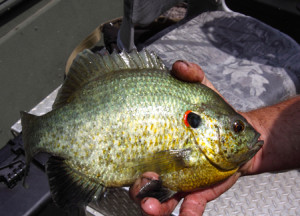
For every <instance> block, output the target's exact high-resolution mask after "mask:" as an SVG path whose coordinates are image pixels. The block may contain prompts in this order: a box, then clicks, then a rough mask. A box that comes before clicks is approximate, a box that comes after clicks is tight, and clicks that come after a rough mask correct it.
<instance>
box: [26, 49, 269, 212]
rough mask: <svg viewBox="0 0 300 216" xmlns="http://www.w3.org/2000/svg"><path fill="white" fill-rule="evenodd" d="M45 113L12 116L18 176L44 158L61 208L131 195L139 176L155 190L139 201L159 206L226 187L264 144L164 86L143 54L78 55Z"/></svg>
mask: <svg viewBox="0 0 300 216" xmlns="http://www.w3.org/2000/svg"><path fill="white" fill-rule="evenodd" d="M52 108H53V109H52V111H50V112H48V113H46V114H44V115H42V116H34V115H32V114H29V113H27V112H21V122H22V130H23V131H22V134H23V135H22V136H23V141H24V149H25V155H26V167H27V171H26V172H27V173H28V172H29V165H30V161H31V160H32V158H33V157H34V156H35V155H36V154H37V153H38V152H46V153H49V154H50V155H51V157H50V158H49V160H48V162H47V165H46V173H47V175H48V180H49V185H50V191H51V195H52V198H53V200H54V202H55V203H56V204H57V205H58V206H59V207H61V208H71V207H72V206H80V205H87V204H88V203H89V202H91V201H92V200H94V199H95V198H99V197H101V196H103V194H104V193H105V191H106V190H107V189H109V188H115V187H123V186H131V185H132V184H133V183H134V182H135V180H136V179H137V178H138V177H139V176H140V175H141V174H142V173H144V172H146V171H153V172H156V173H158V174H159V175H160V186H158V188H159V189H155V190H152V189H151V187H149V188H148V189H147V190H144V191H146V193H145V194H144V195H143V196H153V197H156V198H157V199H159V200H160V201H161V202H164V201H166V200H167V199H169V198H170V197H172V196H173V195H174V194H176V193H177V192H188V191H194V190H196V189H199V188H205V187H208V186H211V185H213V184H216V183H218V182H220V181H222V180H224V179H226V178H228V177H229V176H231V175H233V174H234V173H235V172H236V171H237V170H238V169H239V167H240V166H241V165H242V164H244V163H246V162H247V161H248V160H250V159H251V158H252V157H253V156H254V155H255V153H256V152H257V151H258V150H259V149H260V148H261V146H262V145H263V141H261V140H259V137H260V134H259V133H258V132H257V131H256V130H255V129H254V128H253V127H252V126H251V125H250V124H249V123H248V122H247V120H246V119H245V118H244V117H243V116H242V115H240V114H239V113H237V112H236V111H235V110H234V109H233V108H232V107H231V106H230V105H229V104H228V103H227V102H226V101H225V100H224V99H223V98H222V97H220V96H219V95H218V94H217V93H216V92H214V91H213V90H211V89H210V88H208V87H206V86H205V85H203V84H201V83H188V82H184V81H181V80H179V79H177V78H175V77H173V76H172V75H171V73H170V71H169V70H168V69H167V68H166V66H165V65H164V63H163V61H162V60H161V59H160V58H159V56H158V55H156V54H155V53H154V52H150V51H148V50H146V49H144V50H142V51H140V52H138V51H136V50H134V51H132V52H130V53H127V52H125V51H122V52H121V53H117V52H114V53H112V54H102V55H100V54H97V53H93V52H91V51H90V50H84V51H83V52H81V53H79V54H78V56H77V57H76V59H75V60H74V62H73V64H72V66H71V68H70V71H69V73H68V74H67V76H66V79H65V80H64V82H63V84H62V86H61V88H60V90H59V92H58V95H57V97H56V99H55V101H54V104H53V107H52ZM156 183H157V182H156ZM156 183H155V184H156Z"/></svg>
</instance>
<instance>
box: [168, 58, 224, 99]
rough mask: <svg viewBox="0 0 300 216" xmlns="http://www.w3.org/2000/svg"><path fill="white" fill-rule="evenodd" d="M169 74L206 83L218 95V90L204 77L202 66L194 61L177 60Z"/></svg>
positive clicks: (187, 80)
mask: <svg viewBox="0 0 300 216" xmlns="http://www.w3.org/2000/svg"><path fill="white" fill-rule="evenodd" d="M171 74H173V75H174V76H175V77H177V78H178V79H180V80H183V81H186V82H201V83H202V84H203V85H206V86H207V87H209V88H211V89H212V90H214V91H215V92H217V93H218V94H219V95H220V93H219V92H218V90H217V89H216V88H215V87H214V86H213V84H212V83H211V82H210V81H209V80H208V79H207V78H206V76H205V73H204V72H203V70H202V68H201V67H200V66H199V65H197V64H195V63H191V62H187V61H184V60H178V61H176V62H175V63H174V64H173V65H172V70H171ZM221 96H222V95H221Z"/></svg>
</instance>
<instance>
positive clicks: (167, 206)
mask: <svg viewBox="0 0 300 216" xmlns="http://www.w3.org/2000/svg"><path fill="white" fill-rule="evenodd" d="M178 202H179V200H178V199H177V198H171V199H169V200H168V201H166V202H164V203H160V202H159V201H158V200H157V199H155V198H152V197H146V198H144V199H143V200H142V202H141V208H142V210H143V213H144V215H151V216H161V215H170V214H171V213H172V212H173V211H174V209H175V207H176V206H177V204H178Z"/></svg>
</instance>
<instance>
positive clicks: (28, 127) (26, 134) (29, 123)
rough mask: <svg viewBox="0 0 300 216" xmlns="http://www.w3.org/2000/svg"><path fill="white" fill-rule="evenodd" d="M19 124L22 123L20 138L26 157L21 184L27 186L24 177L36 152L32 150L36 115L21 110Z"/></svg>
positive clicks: (36, 126)
mask: <svg viewBox="0 0 300 216" xmlns="http://www.w3.org/2000/svg"><path fill="white" fill-rule="evenodd" d="M20 114H21V124H22V138H23V143H24V150H25V157H26V168H25V177H24V179H23V186H24V187H27V185H26V184H25V178H26V176H27V175H28V172H29V164H30V162H31V160H32V157H33V156H34V154H35V153H36V151H35V150H34V149H35V148H34V147H35V145H36V144H37V143H35V142H34V141H35V137H36V129H37V128H38V125H37V124H35V122H37V119H38V118H39V117H38V116H35V115H32V114H29V113H26V112H23V111H21V113H20Z"/></svg>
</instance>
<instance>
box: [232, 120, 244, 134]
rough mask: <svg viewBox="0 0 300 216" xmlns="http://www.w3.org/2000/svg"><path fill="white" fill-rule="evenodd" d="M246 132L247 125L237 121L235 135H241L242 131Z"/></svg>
mask: <svg viewBox="0 0 300 216" xmlns="http://www.w3.org/2000/svg"><path fill="white" fill-rule="evenodd" d="M244 130H245V124H244V122H242V121H241V120H236V121H235V122H234V123H233V131H234V132H235V133H241V132H242V131H244Z"/></svg>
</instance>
